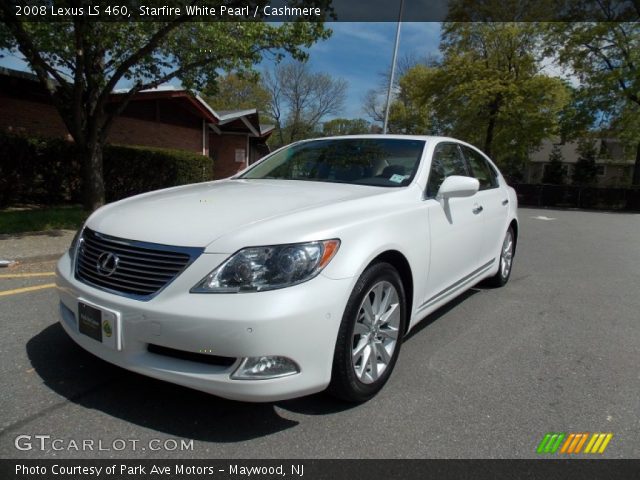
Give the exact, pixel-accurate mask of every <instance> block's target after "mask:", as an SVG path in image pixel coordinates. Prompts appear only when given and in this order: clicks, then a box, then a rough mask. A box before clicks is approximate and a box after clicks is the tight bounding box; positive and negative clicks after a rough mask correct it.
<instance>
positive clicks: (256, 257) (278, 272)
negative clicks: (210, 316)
mask: <svg viewBox="0 0 640 480" xmlns="http://www.w3.org/2000/svg"><path fill="white" fill-rule="evenodd" d="M339 247H340V240H335V239H334V240H323V241H319V242H308V243H293V244H289V245H273V246H266V247H248V248H243V249H242V250H240V251H238V252H236V253H234V254H233V255H231V257H229V258H228V259H227V260H226V261H225V262H224V263H223V264H222V265H220V266H219V267H218V268H216V269H215V270H214V271H212V272H211V273H210V274H209V275H207V276H206V277H204V278H203V279H202V280H201V281H200V282H199V283H198V284H197V285H196V286H195V287H193V288H192V289H191V292H192V293H237V292H260V291H264V290H275V289H277V288H284V287H289V286H291V285H296V284H298V283H302V282H306V281H307V280H311V279H312V278H313V277H315V276H316V275H318V274H319V273H320V272H321V271H322V269H323V268H324V267H326V266H327V264H328V263H329V262H330V261H331V259H332V258H333V256H334V255H335V254H336V252H337V251H338V248H339Z"/></svg>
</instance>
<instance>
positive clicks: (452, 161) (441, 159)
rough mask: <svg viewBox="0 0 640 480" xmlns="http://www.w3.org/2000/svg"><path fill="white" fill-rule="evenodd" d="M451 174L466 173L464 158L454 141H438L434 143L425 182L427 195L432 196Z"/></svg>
mask: <svg viewBox="0 0 640 480" xmlns="http://www.w3.org/2000/svg"><path fill="white" fill-rule="evenodd" d="M451 175H463V176H465V175H468V173H467V167H466V165H465V163H464V158H463V157H462V153H461V152H460V149H459V148H458V145H456V144H455V143H440V144H438V145H436V148H435V150H434V152H433V160H432V161H431V170H430V171H429V182H428V183H427V197H429V198H434V197H435V196H436V195H437V194H438V190H439V189H440V185H442V182H444V179H445V178H447V177H449V176H451Z"/></svg>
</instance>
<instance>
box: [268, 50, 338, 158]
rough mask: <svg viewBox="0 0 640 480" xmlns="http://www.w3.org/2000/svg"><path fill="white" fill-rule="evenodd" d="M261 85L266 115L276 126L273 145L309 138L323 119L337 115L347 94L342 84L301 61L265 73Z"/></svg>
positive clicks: (278, 66) (279, 66) (276, 67)
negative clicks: (264, 91) (266, 103)
mask: <svg viewBox="0 0 640 480" xmlns="http://www.w3.org/2000/svg"><path fill="white" fill-rule="evenodd" d="M264 86H265V88H266V89H267V91H268V92H269V96H270V99H269V106H268V110H267V112H268V114H269V116H270V117H271V118H273V120H274V122H275V124H276V132H275V134H274V135H272V139H273V140H275V142H276V143H277V145H276V146H278V145H285V144H287V143H291V142H294V141H296V140H300V139H303V138H307V137H309V136H310V135H313V132H315V131H316V130H317V129H318V127H319V125H320V122H321V121H322V119H323V118H325V117H327V116H329V115H335V114H337V113H340V111H341V110H342V108H343V105H344V102H345V98H346V92H347V82H346V81H344V80H342V79H334V78H332V77H331V76H330V75H328V74H326V73H318V72H312V71H311V70H310V68H309V65H308V64H307V63H305V62H291V63H284V64H279V65H276V66H275V67H274V68H273V69H272V70H267V71H266V72H264ZM274 137H275V138H274Z"/></svg>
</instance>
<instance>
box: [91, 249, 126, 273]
mask: <svg viewBox="0 0 640 480" xmlns="http://www.w3.org/2000/svg"><path fill="white" fill-rule="evenodd" d="M118 262H120V259H119V258H118V256H117V255H116V254H115V253H112V252H104V253H101V254H100V256H99V257H98V260H96V270H97V271H98V273H99V274H100V275H102V276H104V277H110V276H111V275H113V273H114V272H115V271H116V268H118Z"/></svg>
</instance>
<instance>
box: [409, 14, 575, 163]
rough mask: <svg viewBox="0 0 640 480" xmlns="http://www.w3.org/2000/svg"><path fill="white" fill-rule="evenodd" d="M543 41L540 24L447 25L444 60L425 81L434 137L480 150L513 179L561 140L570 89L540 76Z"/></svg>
mask: <svg viewBox="0 0 640 480" xmlns="http://www.w3.org/2000/svg"><path fill="white" fill-rule="evenodd" d="M539 37H540V27H539V26H538V25H536V24H533V23H513V22H512V23H446V24H444V27H443V36H442V41H441V50H442V53H443V59H442V61H441V63H440V64H439V65H435V66H431V67H425V69H424V70H423V72H422V73H421V79H420V81H419V84H420V93H419V95H420V97H421V99H422V102H423V104H424V105H425V106H426V107H427V108H428V109H429V111H430V112H431V115H432V122H431V123H432V128H433V130H435V131H436V132H438V133H440V134H447V135H451V136H455V137H458V138H461V139H463V140H466V141H468V142H469V143H472V144H474V145H477V146H479V147H480V148H482V149H483V150H484V151H485V152H486V153H487V154H488V155H490V156H492V157H493V158H494V159H495V160H496V161H497V162H498V163H499V164H500V165H501V166H502V167H503V168H505V170H506V171H505V173H506V174H507V175H513V174H521V172H522V171H523V169H524V165H525V163H526V161H527V160H528V158H529V154H530V152H531V151H532V150H533V149H535V148H537V147H538V146H539V145H540V143H541V142H542V140H543V139H545V138H548V137H551V136H553V135H554V134H556V133H557V132H558V114H559V112H560V111H561V110H562V109H563V108H564V107H565V106H566V105H567V103H568V101H569V91H568V88H567V86H566V85H565V83H564V82H563V81H561V80H560V79H558V78H555V77H550V76H547V75H544V74H542V73H540V65H539V63H540V62H539V59H538V58H537V56H536V52H537V51H538V50H539V48H538V42H539Z"/></svg>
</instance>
